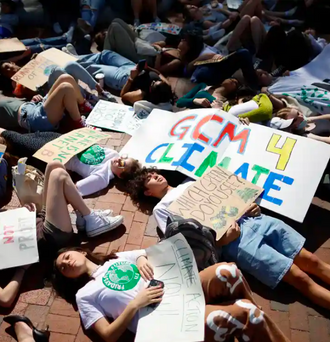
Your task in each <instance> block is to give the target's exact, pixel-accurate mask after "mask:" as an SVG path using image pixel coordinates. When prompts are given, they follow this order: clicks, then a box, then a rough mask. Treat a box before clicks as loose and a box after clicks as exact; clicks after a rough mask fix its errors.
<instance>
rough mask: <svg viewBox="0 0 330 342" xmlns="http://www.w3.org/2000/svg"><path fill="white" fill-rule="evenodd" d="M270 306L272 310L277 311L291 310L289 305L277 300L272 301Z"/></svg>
mask: <svg viewBox="0 0 330 342" xmlns="http://www.w3.org/2000/svg"><path fill="white" fill-rule="evenodd" d="M270 308H271V309H272V310H276V311H283V312H288V311H289V305H286V304H283V303H279V302H276V301H274V300H272V301H270Z"/></svg>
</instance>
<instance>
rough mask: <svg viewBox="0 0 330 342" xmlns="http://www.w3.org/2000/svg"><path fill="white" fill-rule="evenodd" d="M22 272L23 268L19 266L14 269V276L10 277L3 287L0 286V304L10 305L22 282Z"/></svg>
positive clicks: (23, 271) (3, 305)
mask: <svg viewBox="0 0 330 342" xmlns="http://www.w3.org/2000/svg"><path fill="white" fill-rule="evenodd" d="M24 274H25V269H24V268H22V267H20V268H19V269H17V270H16V272H15V274H14V277H13V278H12V280H11V281H10V283H9V284H8V285H7V286H6V287H5V288H1V287H0V306H2V307H5V308H9V307H11V306H12V304H13V303H14V301H15V299H16V297H17V294H18V291H19V288H20V286H21V284H22V280H23V278H24Z"/></svg>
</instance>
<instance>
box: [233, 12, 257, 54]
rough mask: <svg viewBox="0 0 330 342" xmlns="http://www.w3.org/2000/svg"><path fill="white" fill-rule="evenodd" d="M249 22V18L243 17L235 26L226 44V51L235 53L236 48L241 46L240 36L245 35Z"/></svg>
mask: <svg viewBox="0 0 330 342" xmlns="http://www.w3.org/2000/svg"><path fill="white" fill-rule="evenodd" d="M250 22H251V17H250V16H248V15H245V16H244V17H243V18H242V19H241V20H240V21H239V23H238V24H237V26H236V27H235V29H234V31H233V34H232V35H231V36H230V38H229V41H228V43H227V49H228V51H235V50H236V49H237V47H238V46H240V45H241V41H240V39H241V36H242V34H243V33H245V32H246V31H247V30H249V29H250Z"/></svg>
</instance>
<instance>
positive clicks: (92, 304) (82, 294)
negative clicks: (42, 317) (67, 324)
mask: <svg viewBox="0 0 330 342" xmlns="http://www.w3.org/2000/svg"><path fill="white" fill-rule="evenodd" d="M145 254H146V253H145V250H139V251H130V252H122V253H117V256H118V259H112V260H109V261H107V262H106V263H105V264H104V265H103V266H101V267H100V268H99V269H98V270H97V271H96V272H95V273H94V275H93V278H94V280H91V281H90V282H88V283H87V284H86V285H85V286H84V287H83V288H81V289H80V290H79V291H78V292H77V294H76V301H77V305H78V309H79V313H80V317H81V320H82V323H83V325H84V327H85V329H89V328H90V327H91V326H92V325H93V324H94V323H96V322H97V321H98V320H99V319H101V318H103V317H108V318H112V319H114V320H115V319H116V318H117V317H118V316H119V315H121V313H122V312H123V311H124V310H125V308H126V306H127V305H128V303H129V302H130V301H132V300H133V299H134V298H135V297H136V295H137V294H138V293H139V292H140V291H141V290H142V289H144V288H145V287H146V285H147V284H146V282H145V281H144V280H143V279H142V277H141V275H140V273H139V271H138V269H137V266H136V259H137V258H138V257H139V256H140V255H145ZM138 320H139V315H138V314H137V315H135V316H134V318H133V319H132V321H131V323H130V324H129V326H128V329H129V330H130V331H132V332H134V333H135V332H136V328H137V323H138Z"/></svg>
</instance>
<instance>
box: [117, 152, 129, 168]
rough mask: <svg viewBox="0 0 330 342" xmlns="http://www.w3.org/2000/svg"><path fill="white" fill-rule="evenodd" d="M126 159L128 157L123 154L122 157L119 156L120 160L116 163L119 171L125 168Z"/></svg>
mask: <svg viewBox="0 0 330 342" xmlns="http://www.w3.org/2000/svg"><path fill="white" fill-rule="evenodd" d="M127 159H128V155H127V154H123V155H121V156H120V159H119V161H118V167H119V168H120V169H124V168H125V167H126V165H127V163H126V161H127Z"/></svg>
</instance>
